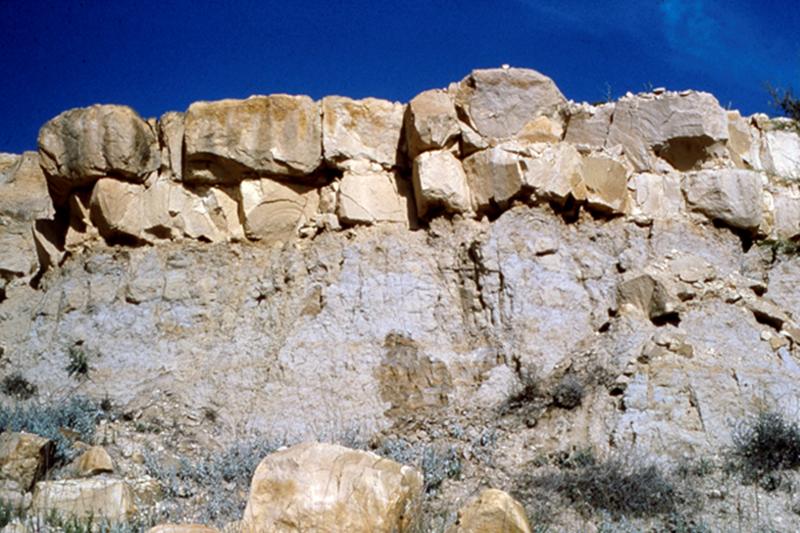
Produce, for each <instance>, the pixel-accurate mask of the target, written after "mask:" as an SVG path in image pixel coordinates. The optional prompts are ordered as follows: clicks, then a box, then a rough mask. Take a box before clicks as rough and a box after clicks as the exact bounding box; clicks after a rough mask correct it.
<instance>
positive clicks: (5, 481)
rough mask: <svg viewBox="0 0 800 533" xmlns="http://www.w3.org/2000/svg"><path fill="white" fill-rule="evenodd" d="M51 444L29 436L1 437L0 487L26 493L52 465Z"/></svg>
mask: <svg viewBox="0 0 800 533" xmlns="http://www.w3.org/2000/svg"><path fill="white" fill-rule="evenodd" d="M54 451H55V446H54V444H53V442H52V441H51V440H49V439H46V438H44V437H40V436H39V435H34V434H31V433H17V432H13V431H6V432H4V433H2V434H0V484H1V485H2V488H3V489H4V490H17V491H19V492H27V491H29V490H31V488H33V484H34V483H35V482H36V481H38V480H39V479H41V478H42V476H43V475H44V474H45V472H46V471H47V468H48V467H49V466H51V463H52V461H53V452H54Z"/></svg>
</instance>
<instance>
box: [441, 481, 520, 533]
mask: <svg viewBox="0 0 800 533" xmlns="http://www.w3.org/2000/svg"><path fill="white" fill-rule="evenodd" d="M530 531H531V526H530V524H529V523H528V518H527V517H526V516H525V509H524V508H523V507H522V504H521V503H519V502H518V501H517V500H515V499H514V498H512V497H511V495H510V494H508V493H507V492H504V491H502V490H497V489H486V490H484V491H483V492H481V494H480V496H478V497H477V498H475V499H474V500H472V501H471V502H469V503H468V504H467V505H465V506H464V507H462V508H461V509H459V510H458V521H457V522H456V523H455V524H454V525H453V526H451V527H450V529H448V533H530Z"/></svg>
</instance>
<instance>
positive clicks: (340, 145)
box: [322, 96, 405, 170]
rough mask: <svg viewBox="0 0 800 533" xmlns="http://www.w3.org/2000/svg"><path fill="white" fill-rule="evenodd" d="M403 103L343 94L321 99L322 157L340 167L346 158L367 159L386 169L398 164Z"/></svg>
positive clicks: (403, 111) (343, 165) (344, 165)
mask: <svg viewBox="0 0 800 533" xmlns="http://www.w3.org/2000/svg"><path fill="white" fill-rule="evenodd" d="M404 113H405V106H404V105H403V104H400V103H397V102H389V101H388V100H380V99H378V98H364V99H363V100H353V99H351V98H345V97H343V96H326V97H325V98H323V99H322V117H323V120H322V143H323V147H324V151H325V160H326V161H327V162H329V163H330V164H333V165H335V166H337V167H338V168H341V169H349V168H351V165H350V163H349V161H352V160H355V161H359V162H360V161H368V162H371V163H375V164H378V165H380V166H381V167H383V168H384V169H386V170H389V169H392V168H394V167H396V166H397V165H398V164H399V161H398V159H397V156H398V153H399V151H400V133H401V131H402V129H403V114H404Z"/></svg>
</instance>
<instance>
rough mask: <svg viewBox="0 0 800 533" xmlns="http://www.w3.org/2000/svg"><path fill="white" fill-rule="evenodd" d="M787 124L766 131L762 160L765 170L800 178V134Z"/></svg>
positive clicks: (787, 176) (781, 175)
mask: <svg viewBox="0 0 800 533" xmlns="http://www.w3.org/2000/svg"><path fill="white" fill-rule="evenodd" d="M791 128H792V126H790V125H789V126H787V127H786V129H773V130H770V131H766V132H764V135H763V142H762V145H761V161H762V164H763V167H764V170H765V171H766V172H767V173H769V174H774V175H776V176H780V177H782V178H787V179H795V180H797V179H800V134H798V132H797V131H795V130H793V129H791Z"/></svg>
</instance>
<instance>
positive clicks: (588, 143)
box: [564, 103, 614, 149]
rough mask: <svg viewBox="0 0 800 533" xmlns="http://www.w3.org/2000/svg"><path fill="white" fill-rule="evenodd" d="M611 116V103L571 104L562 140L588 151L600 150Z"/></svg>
mask: <svg viewBox="0 0 800 533" xmlns="http://www.w3.org/2000/svg"><path fill="white" fill-rule="evenodd" d="M613 114H614V104H613V103H608V104H602V105H599V106H591V105H589V104H573V105H572V106H571V107H570V109H569V111H568V115H569V119H568V122H567V132H566V134H565V135H564V140H565V141H566V142H568V143H570V144H573V145H578V146H584V147H587V148H589V149H598V148H602V147H603V146H605V143H606V138H607V137H608V130H609V128H610V127H611V117H612V116H613Z"/></svg>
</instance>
